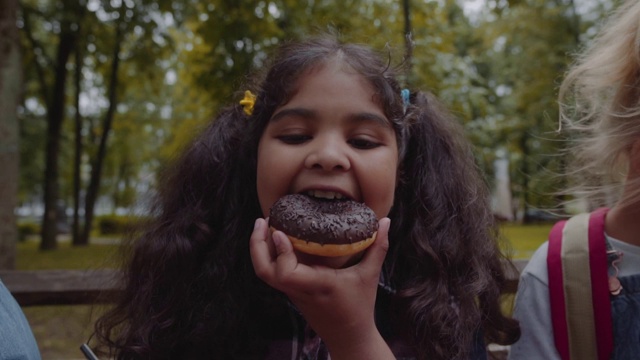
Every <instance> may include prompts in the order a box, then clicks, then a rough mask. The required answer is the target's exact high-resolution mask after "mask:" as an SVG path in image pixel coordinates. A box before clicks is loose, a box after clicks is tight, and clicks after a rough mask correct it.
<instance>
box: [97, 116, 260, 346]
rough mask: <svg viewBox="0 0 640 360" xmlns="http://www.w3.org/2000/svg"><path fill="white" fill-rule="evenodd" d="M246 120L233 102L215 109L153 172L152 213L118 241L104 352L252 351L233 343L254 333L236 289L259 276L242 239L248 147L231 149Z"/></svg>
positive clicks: (248, 209) (252, 200) (102, 322)
mask: <svg viewBox="0 0 640 360" xmlns="http://www.w3.org/2000/svg"><path fill="white" fill-rule="evenodd" d="M249 127H250V126H249V124H248V122H247V116H246V115H245V114H244V113H243V108H242V107H240V106H234V107H231V108H228V109H225V110H223V111H222V112H221V113H220V115H219V116H218V117H217V118H216V120H215V121H213V122H212V123H211V124H210V125H209V126H208V127H207V128H206V129H204V131H203V132H202V134H201V135H200V136H199V137H198V138H197V139H196V140H195V141H194V142H193V143H192V145H191V146H190V147H189V148H188V149H187V150H186V151H185V152H184V154H183V155H182V157H181V158H179V159H178V160H177V161H176V162H175V165H172V166H170V167H167V168H166V169H165V170H164V171H163V173H162V175H161V176H160V177H159V182H160V184H159V190H158V193H157V194H158V195H157V197H156V200H155V203H154V205H153V208H152V210H153V212H154V213H155V219H154V220H153V221H151V222H150V223H149V224H148V226H147V228H146V229H145V230H144V232H143V233H142V234H141V236H140V237H139V238H137V239H135V240H134V239H131V240H130V243H129V246H127V248H128V249H129V251H130V255H129V256H128V260H127V261H126V267H125V273H124V278H123V285H124V291H123V295H122V297H121V298H120V299H118V301H117V302H116V305H115V307H114V308H113V309H112V310H110V311H109V312H108V313H106V314H105V315H104V316H103V317H102V318H100V319H99V320H98V322H97V323H96V326H95V328H96V334H97V337H98V339H99V340H100V341H101V342H102V343H103V344H106V346H107V347H108V348H109V349H110V350H111V351H110V352H111V353H110V354H109V355H110V356H113V355H115V357H116V358H131V357H136V358H138V357H142V358H154V359H155V358H157V359H162V358H176V357H181V358H184V357H183V355H179V354H194V355H196V354H200V355H202V354H204V353H211V351H213V349H223V348H224V349H229V351H236V353H235V354H236V355H237V354H242V353H247V352H251V351H252V350H251V349H249V348H247V347H246V346H245V347H244V348H243V346H242V345H241V344H240V343H239V342H240V340H241V339H246V336H249V335H255V334H253V333H252V332H253V330H252V329H250V328H245V327H243V326H244V324H250V323H251V322H250V321H245V320H246V319H244V318H243V317H246V316H250V313H251V312H249V311H245V310H247V308H249V307H250V306H251V305H250V304H249V302H248V301H243V299H244V298H246V297H243V296H242V295H241V293H242V292H243V291H245V290H246V288H247V287H250V286H252V285H255V286H260V285H259V284H257V283H258V281H257V280H256V279H255V275H254V274H253V271H252V267H251V264H250V259H249V258H248V253H249V250H248V241H246V239H248V238H249V235H250V232H251V229H252V224H253V221H254V220H255V218H256V217H258V216H261V214H260V210H259V206H258V205H257V200H256V196H255V194H253V193H252V191H253V189H254V188H255V186H253V185H251V184H255V180H252V178H251V176H253V177H254V178H255V168H253V169H252V166H253V165H252V161H250V157H248V156H247V155H248V154H247V151H251V150H250V149H249V150H247V151H242V150H240V149H243V146H244V145H245V141H247V140H245V138H246V132H247V131H250V130H248V128H249ZM244 254H247V256H243V255H244ZM231 274H233V276H232V275H231ZM243 279H244V280H243ZM230 294H234V295H230ZM212 334H216V336H213V337H210V335H212ZM225 334H226V335H227V336H224V335H225ZM196 344H197V345H196ZM234 344H236V345H235V346H234ZM194 346H195V347H194ZM203 346H204V347H206V349H204V348H203ZM103 353H105V352H103ZM214 353H216V352H214ZM217 353H218V354H221V355H222V353H220V352H217Z"/></svg>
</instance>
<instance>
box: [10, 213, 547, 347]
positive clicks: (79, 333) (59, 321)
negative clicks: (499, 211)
mask: <svg viewBox="0 0 640 360" xmlns="http://www.w3.org/2000/svg"><path fill="white" fill-rule="evenodd" d="M550 229H551V224H542V225H529V226H523V225H515V224H505V225H503V226H502V235H503V237H504V239H505V240H506V245H507V247H508V248H507V249H505V250H506V251H508V252H509V253H510V254H511V256H512V257H513V258H515V259H528V258H529V257H530V256H531V255H532V254H533V252H534V251H535V250H536V248H538V246H540V244H542V243H543V242H544V241H546V240H547V236H548V234H549V230H550ZM117 248H118V247H117V245H98V244H92V245H89V246H84V247H73V246H71V245H70V244H69V242H68V241H63V242H60V243H59V244H58V249H57V250H54V251H44V252H43V251H39V250H38V242H37V241H36V240H35V239H31V240H30V241H26V242H22V243H19V244H18V246H17V259H16V263H17V268H18V269H19V270H41V269H96V268H105V267H113V264H115V261H114V260H115V259H114V257H115V256H116V254H117V251H116V250H117ZM511 300H512V299H507V300H506V302H509V301H511ZM505 306H506V308H510V307H511V306H510V305H509V304H505ZM23 310H24V312H25V315H26V316H27V319H28V320H29V323H30V324H31V327H32V329H33V332H34V335H35V336H36V340H37V341H38V346H39V347H40V351H41V353H42V358H43V359H45V360H47V359H82V354H81V353H80V350H79V349H78V348H79V346H80V345H81V344H82V343H83V342H85V341H87V339H88V338H89V336H90V335H91V332H92V324H93V322H94V321H95V319H96V318H97V314H99V311H100V310H99V309H97V308H96V309H94V308H92V307H91V306H84V305H82V306H77V305H76V306H35V307H25V308H23Z"/></svg>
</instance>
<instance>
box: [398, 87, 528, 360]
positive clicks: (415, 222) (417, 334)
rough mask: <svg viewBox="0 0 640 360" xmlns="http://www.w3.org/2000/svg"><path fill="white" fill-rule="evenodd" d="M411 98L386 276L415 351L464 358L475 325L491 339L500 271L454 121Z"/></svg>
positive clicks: (434, 104) (480, 186) (481, 191)
mask: <svg viewBox="0 0 640 360" xmlns="http://www.w3.org/2000/svg"><path fill="white" fill-rule="evenodd" d="M411 103H412V106H411V107H409V111H408V113H407V115H406V117H407V119H406V121H407V122H408V123H409V125H408V126H409V138H408V142H407V149H406V154H405V157H404V161H403V168H402V178H401V179H400V184H399V186H398V189H397V193H396V196H397V197H398V199H397V201H396V204H397V206H396V207H395V208H394V211H393V213H392V214H391V215H390V216H391V218H392V219H393V221H392V224H393V226H394V227H393V229H392V231H393V232H392V236H393V238H394V239H398V240H397V241H396V242H395V243H394V244H393V245H392V246H393V250H392V254H393V255H392V256H393V257H392V259H393V260H392V264H393V271H392V273H393V275H392V276H393V278H394V279H395V281H396V283H397V285H398V288H399V292H398V295H399V296H398V298H399V299H398V300H399V304H398V308H399V309H407V310H406V311H404V312H403V314H402V315H401V317H400V319H401V320H400V321H401V323H402V322H406V323H407V324H411V326H409V327H408V328H409V329H412V333H410V334H408V335H409V336H411V337H413V338H414V342H415V344H416V346H417V347H418V349H417V353H418V354H424V356H425V357H428V358H430V359H464V358H467V357H468V356H469V353H468V351H469V349H470V347H471V345H472V344H473V342H474V337H475V336H476V334H477V332H478V331H479V329H478V328H477V326H478V324H483V325H484V331H485V335H486V336H487V338H489V339H491V340H494V339H495V338H499V337H497V336H495V331H494V330H498V329H500V330H503V329H502V326H501V325H502V324H503V323H504V322H506V321H507V319H506V318H505V317H504V316H503V315H502V314H501V313H500V311H499V309H498V312H497V313H496V311H495V310H496V306H498V305H499V302H498V298H499V296H500V290H501V287H502V286H504V274H503V270H502V267H501V264H500V260H499V250H498V247H497V244H496V241H495V239H496V228H495V224H494V221H493V216H492V214H491V211H490V209H491V208H490V206H489V203H488V202H489V193H488V189H487V186H486V184H485V183H484V181H483V179H482V178H481V176H480V171H479V169H478V168H477V166H476V164H475V162H474V158H473V154H472V152H471V148H470V146H469V145H468V142H467V141H466V139H465V137H464V132H463V129H462V127H461V125H460V124H459V123H458V122H457V120H456V119H454V118H453V117H452V116H451V115H449V113H448V112H447V111H446V110H445V108H444V107H443V106H442V105H441V104H440V103H439V102H438V101H437V100H436V99H435V97H433V96H432V95H430V94H427V93H422V92H417V93H415V94H412V95H411ZM507 328H509V330H508V331H510V330H512V327H509V326H507ZM516 328H517V324H516ZM504 330H507V329H506V328H505V329H504Z"/></svg>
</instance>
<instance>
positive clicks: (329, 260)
mask: <svg viewBox="0 0 640 360" xmlns="http://www.w3.org/2000/svg"><path fill="white" fill-rule="evenodd" d="M295 253H296V257H297V258H298V262H299V263H302V264H305V265H309V266H326V267H330V268H333V269H342V268H346V267H349V266H352V265H355V264H357V263H358V262H359V261H360V259H362V254H363V253H358V254H353V255H348V256H332V257H328V256H318V255H310V254H305V253H303V252H300V251H297V250H296V251H295Z"/></svg>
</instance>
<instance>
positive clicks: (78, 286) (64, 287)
mask: <svg viewBox="0 0 640 360" xmlns="http://www.w3.org/2000/svg"><path fill="white" fill-rule="evenodd" d="M526 264H527V260H516V261H514V265H515V267H516V271H512V272H508V273H507V279H508V281H507V288H506V289H505V292H506V293H509V294H513V293H515V292H516V289H517V288H518V276H519V273H520V272H521V271H522V269H523V268H524V266H525V265H526ZM118 275H119V272H118V271H117V270H109V269H101V270H33V271H22V270H9V271H7V270H0V279H2V282H3V283H4V284H5V286H6V287H7V288H8V289H9V291H11V293H12V294H13V296H14V297H15V298H16V300H17V301H18V303H19V304H20V306H23V307H24V306H42V305H82V304H93V303H95V302H110V301H111V299H113V298H114V295H116V294H117V293H118V291H119V288H118V287H117V278H118Z"/></svg>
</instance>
